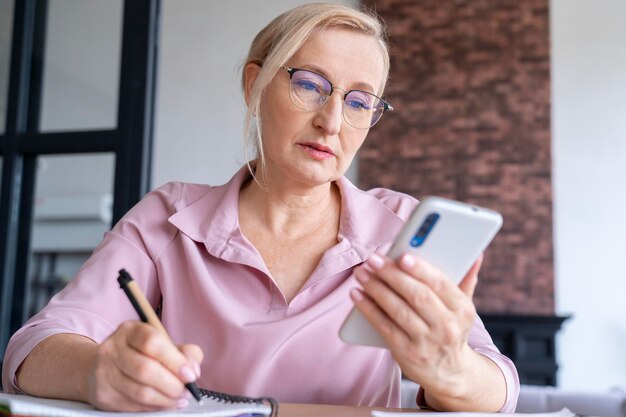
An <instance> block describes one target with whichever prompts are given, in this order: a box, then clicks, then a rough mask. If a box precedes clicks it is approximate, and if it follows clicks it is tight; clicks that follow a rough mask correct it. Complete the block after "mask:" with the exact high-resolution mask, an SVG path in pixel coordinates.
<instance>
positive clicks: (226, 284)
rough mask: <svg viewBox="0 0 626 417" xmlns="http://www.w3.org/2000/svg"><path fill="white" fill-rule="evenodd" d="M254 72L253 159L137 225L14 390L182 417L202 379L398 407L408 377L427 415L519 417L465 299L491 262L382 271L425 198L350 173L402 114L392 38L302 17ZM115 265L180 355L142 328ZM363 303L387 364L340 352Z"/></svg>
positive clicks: (286, 25)
mask: <svg viewBox="0 0 626 417" xmlns="http://www.w3.org/2000/svg"><path fill="white" fill-rule="evenodd" d="M246 62H247V63H246V64H245V66H244V68H243V90H244V94H245V99H246V103H247V105H248V112H247V117H246V126H247V129H246V132H247V136H248V137H249V138H251V139H252V144H251V145H250V144H248V147H247V149H248V150H251V146H252V148H253V149H252V150H253V151H254V153H255V156H254V158H253V159H252V160H251V162H250V163H249V164H248V166H247V167H243V168H242V169H241V170H240V171H239V172H238V173H236V174H235V176H234V177H233V178H232V179H231V180H230V182H228V183H227V184H225V185H221V186H208V185H195V184H184V183H170V184H166V185H164V186H162V187H160V188H158V189H156V190H155V191H153V192H151V193H150V194H148V195H147V196H146V197H145V198H144V199H143V200H142V201H141V202H140V203H138V204H137V205H136V206H135V207H134V208H133V209H132V210H130V211H129V212H128V213H127V214H126V215H125V216H124V217H123V218H122V219H121V220H120V221H119V223H117V225H115V227H114V228H113V230H112V231H111V232H108V233H107V234H106V235H105V237H104V239H103V241H102V243H101V244H100V245H99V246H98V248H97V249H96V250H95V251H94V253H93V255H92V256H91V258H90V259H89V260H88V261H87V262H86V263H85V265H84V266H83V267H82V268H81V270H80V271H79V272H78V274H77V276H76V278H75V279H74V280H73V281H72V282H71V283H70V284H69V285H68V286H67V288H66V289H64V290H63V291H62V292H61V293H60V294H58V295H57V296H56V297H54V298H53V299H52V300H51V301H50V303H49V304H48V305H47V306H46V307H45V308H44V309H43V310H42V311H41V312H40V313H39V314H37V315H36V316H34V317H33V318H32V319H31V320H30V321H29V322H28V323H26V324H25V325H24V327H23V328H22V329H20V330H19V331H18V332H17V333H16V334H15V335H14V336H13V338H12V339H11V342H10V344H9V346H8V349H7V353H6V357H5V358H4V359H5V360H4V370H3V384H4V387H5V389H7V390H9V391H11V392H19V391H21V392H25V393H29V394H31V395H37V396H46V397H55V398H67V399H74V400H82V401H85V402H89V403H91V404H93V405H94V406H95V407H98V408H101V409H105V410H120V411H136V410H158V409H167V408H174V407H176V406H181V405H183V404H184V403H185V402H186V401H187V398H188V395H187V394H186V391H185V388H184V384H185V383H187V382H191V381H194V380H197V383H198V384H199V385H200V386H202V387H206V388H209V389H212V390H219V391H225V392H230V393H237V394H242V395H251V396H260V395H269V396H273V397H275V398H276V399H278V400H279V401H284V402H306V403H327V404H352V405H369V406H394V407H397V406H399V403H400V376H401V373H403V374H404V375H405V376H406V377H407V378H410V379H411V380H413V381H415V382H417V383H419V384H420V386H421V391H420V394H419V395H418V399H417V400H418V403H419V404H420V405H428V406H430V407H432V408H435V409H439V410H467V411H470V410H484V411H498V410H503V411H513V410H514V407H515V403H516V401H517V393H518V390H519V382H518V380H517V374H516V371H515V368H514V366H513V365H512V363H511V362H510V361H509V360H508V359H507V358H505V357H503V356H502V355H501V354H500V353H499V352H498V350H497V348H496V347H495V346H494V345H493V343H492V342H491V339H490V337H489V335H488V334H487V332H486V331H485V329H484V327H483V325H482V323H481V322H480V320H479V319H478V317H477V316H476V312H475V308H474V305H473V302H472V293H473V291H474V287H475V286H476V282H477V273H478V270H479V268H480V260H479V261H477V263H476V264H475V265H474V267H473V268H472V269H471V271H470V272H469V273H468V274H467V276H466V277H465V279H464V280H463V282H462V283H461V285H460V286H455V285H453V284H451V283H450V282H449V281H448V280H447V279H446V277H445V276H443V275H442V274H441V273H439V272H438V271H436V270H434V268H433V267H431V266H430V265H428V264H427V263H426V262H424V261H423V260H420V259H418V258H416V257H415V256H413V255H408V254H407V255H404V256H403V257H402V258H401V260H400V261H398V262H395V261H391V260H389V259H387V258H385V257H384V256H383V255H381V254H383V253H385V251H386V250H387V249H388V247H389V246H390V244H391V242H392V240H393V238H394V236H395V234H396V233H397V232H398V231H399V229H400V227H401V225H402V223H403V221H404V220H405V219H406V218H407V217H408V215H409V214H410V213H411V211H412V210H413V209H414V208H415V206H416V205H417V204H418V203H417V201H416V200H415V199H413V198H412V197H410V196H407V195H404V194H400V193H397V192H393V191H390V190H386V189H375V190H370V191H361V190H359V189H357V188H356V187H355V186H354V185H352V184H351V183H350V182H349V181H348V180H347V179H346V178H345V177H344V176H343V175H344V173H345V171H346V169H347V167H348V166H349V165H350V162H351V161H352V160H353V158H354V156H355V154H356V152H357V151H358V149H359V147H360V146H361V145H362V144H363V141H364V140H365V138H366V136H367V133H368V131H369V129H370V128H371V127H372V126H373V125H374V124H375V123H377V122H378V121H379V120H380V118H381V117H382V116H383V113H384V112H385V111H386V110H390V109H391V106H390V105H389V104H388V103H387V102H385V101H384V100H383V99H381V98H380V96H381V95H382V92H383V88H384V86H385V83H386V80H387V74H388V70H389V56H388V52H387V47H386V44H385V41H384V33H383V29H382V27H381V24H380V22H379V21H378V20H377V19H376V17H374V16H372V15H370V14H367V13H364V12H361V11H357V10H354V9H352V8H349V7H345V6H339V5H323V4H315V5H305V6H301V7H298V8H296V9H293V10H291V11H288V12H286V13H284V14H282V15H280V16H278V17H277V18H276V19H274V21H272V22H271V23H270V24H269V25H268V26H267V27H265V28H264V29H263V30H262V31H261V32H260V33H259V34H258V35H257V36H256V38H255V39H254V41H253V43H252V46H251V48H250V53H249V56H248V59H247V61H246ZM365 264H366V265H365ZM120 268H125V269H127V270H128V271H129V272H130V273H131V274H132V275H133V276H134V277H135V279H136V281H137V283H138V284H139V285H140V286H141V288H142V289H143V291H144V292H145V293H146V295H147V297H148V299H149V301H150V302H151V304H152V305H153V306H154V307H155V308H158V310H159V311H160V316H161V320H162V322H163V324H164V325H165V327H166V328H167V329H168V331H169V333H170V335H171V337H172V339H173V340H174V341H175V342H177V343H181V344H180V345H179V346H174V345H173V344H172V343H171V342H170V341H169V340H168V339H167V338H166V337H165V336H163V335H162V334H160V333H159V332H158V331H156V330H155V329H154V328H152V327H151V326H149V325H147V324H144V323H142V322H140V321H138V320H137V316H136V313H135V312H134V310H133V309H132V307H131V306H130V304H129V303H128V300H126V299H125V298H124V294H123V293H122V292H121V290H120V289H119V287H118V286H117V282H116V277H117V272H118V270H119V269H120ZM354 304H356V306H357V308H358V309H359V310H360V311H361V312H362V313H363V314H364V316H365V317H366V318H367V319H368V320H369V321H370V322H371V323H372V325H373V327H374V328H376V329H377V330H378V331H379V332H380V333H381V334H382V336H383V337H384V338H385V340H386V342H387V343H388V345H389V347H390V349H388V350H387V349H378V348H372V347H365V346H358V345H350V344H346V343H344V342H343V341H342V340H341V339H340V338H339V337H338V330H339V327H340V325H341V323H342V321H343V320H344V318H345V317H346V316H347V315H348V313H349V311H350V309H351V308H352V307H353V305H354ZM400 317H401V318H403V319H402V320H398V321H395V320H394V318H400ZM58 381H63V383H60V384H59V383H57V382H58Z"/></svg>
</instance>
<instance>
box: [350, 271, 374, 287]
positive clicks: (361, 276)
mask: <svg viewBox="0 0 626 417" xmlns="http://www.w3.org/2000/svg"><path fill="white" fill-rule="evenodd" d="M354 276H355V277H356V280H357V281H359V282H360V283H361V284H362V285H363V284H365V283H366V282H367V281H369V279H370V276H369V273H368V272H367V271H366V270H364V269H363V268H358V267H357V268H355V269H354Z"/></svg>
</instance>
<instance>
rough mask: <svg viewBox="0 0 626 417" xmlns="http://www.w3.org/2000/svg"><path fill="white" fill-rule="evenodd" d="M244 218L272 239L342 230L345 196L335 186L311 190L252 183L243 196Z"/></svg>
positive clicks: (254, 181) (271, 182) (282, 183)
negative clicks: (339, 228) (342, 204)
mask: <svg viewBox="0 0 626 417" xmlns="http://www.w3.org/2000/svg"><path fill="white" fill-rule="evenodd" d="M239 205H240V209H239V210H240V215H242V214H243V215H244V216H247V221H252V222H253V223H256V226H257V227H263V228H265V229H266V231H267V232H269V233H270V234H272V235H275V236H283V237H288V238H296V239H297V238H298V237H299V236H300V235H303V234H306V233H310V232H311V231H316V230H319V229H320V228H324V229H325V228H327V227H329V226H332V227H334V228H335V229H337V230H338V227H339V226H338V225H339V214H340V211H341V195H340V192H339V189H338V187H337V186H336V185H335V184H334V183H332V182H329V183H325V184H322V185H319V186H315V187H310V186H306V185H302V184H298V183H295V182H291V183H289V182H288V181H281V183H280V184H277V183H276V182H273V181H263V182H262V183H261V184H259V183H258V182H257V181H256V180H254V179H252V180H251V181H248V183H246V184H244V185H243V187H242V188H241V191H240V193H239Z"/></svg>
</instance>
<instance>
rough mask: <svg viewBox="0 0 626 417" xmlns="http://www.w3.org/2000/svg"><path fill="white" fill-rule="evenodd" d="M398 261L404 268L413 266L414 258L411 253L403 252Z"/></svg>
mask: <svg viewBox="0 0 626 417" xmlns="http://www.w3.org/2000/svg"><path fill="white" fill-rule="evenodd" d="M400 263H401V265H402V266H404V267H406V268H412V267H413V266H415V258H414V257H413V256H412V255H409V254H408V253H405V254H404V255H402V259H400Z"/></svg>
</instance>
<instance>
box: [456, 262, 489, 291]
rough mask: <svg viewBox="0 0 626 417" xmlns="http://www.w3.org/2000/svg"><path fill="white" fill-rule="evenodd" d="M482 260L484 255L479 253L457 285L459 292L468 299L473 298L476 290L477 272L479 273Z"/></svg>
mask: <svg viewBox="0 0 626 417" xmlns="http://www.w3.org/2000/svg"><path fill="white" fill-rule="evenodd" d="M484 258H485V255H484V254H482V253H481V254H480V256H479V257H478V259H477V260H476V262H474V264H473V265H472V267H471V268H470V270H469V271H468V272H467V274H466V275H465V277H464V278H463V280H462V281H461V283H460V284H459V288H460V289H461V291H463V292H464V293H465V294H466V295H467V296H468V297H469V298H473V297H474V290H476V285H477V284H478V271H480V267H481V266H482V264H483V259H484Z"/></svg>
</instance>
